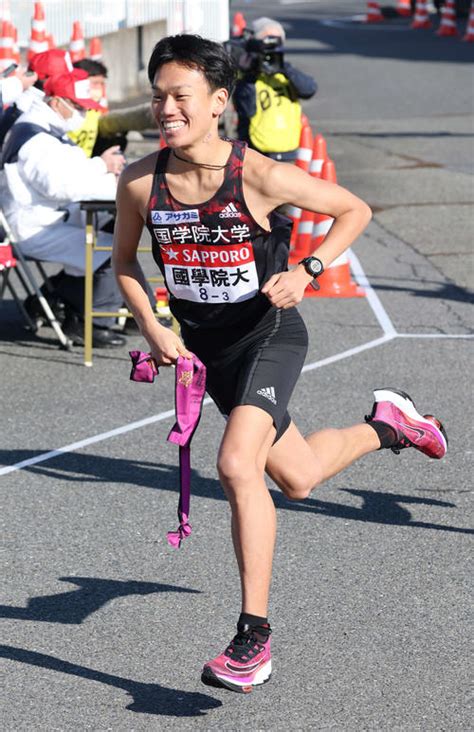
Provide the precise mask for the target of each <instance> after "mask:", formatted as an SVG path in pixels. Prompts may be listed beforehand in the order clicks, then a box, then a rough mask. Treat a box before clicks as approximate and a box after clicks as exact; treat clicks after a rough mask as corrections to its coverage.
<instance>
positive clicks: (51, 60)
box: [28, 48, 73, 80]
mask: <svg viewBox="0 0 474 732" xmlns="http://www.w3.org/2000/svg"><path fill="white" fill-rule="evenodd" d="M28 68H29V69H30V70H31V71H34V72H36V73H37V74H38V79H41V80H42V79H47V78H48V76H55V75H56V76H57V74H69V73H71V71H72V70H73V65H72V61H71V56H70V54H69V51H61V50H60V49H59V48H52V49H50V50H49V51H44V53H35V55H34V56H32V58H31V60H30V63H29V66H28Z"/></svg>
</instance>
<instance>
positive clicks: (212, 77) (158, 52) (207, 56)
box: [148, 33, 237, 96]
mask: <svg viewBox="0 0 474 732" xmlns="http://www.w3.org/2000/svg"><path fill="white" fill-rule="evenodd" d="M172 61H174V62H175V63H177V64H181V65H182V66H187V67H188V68H190V69H199V71H201V72H202V73H203V75H204V77H205V78H206V81H207V83H208V84H209V88H210V90H211V91H215V90H216V89H222V88H224V89H227V91H228V92H229V96H230V95H231V94H232V90H233V88H234V84H235V79H236V75H237V70H236V67H235V64H234V62H233V60H232V59H231V57H230V55H229V54H228V53H227V51H226V50H225V48H224V46H223V45H222V44H221V43H216V42H215V41H210V40H208V39H207V38H201V36H196V35H191V34H188V33H181V34H179V35H177V36H167V37H166V38H162V39H161V41H158V43H157V44H156V46H155V48H154V49H153V51H152V54H151V56H150V61H149V62H148V78H149V80H150V84H153V83H154V80H155V74H156V72H157V71H158V69H159V68H161V66H164V64H168V63H171V62H172Z"/></svg>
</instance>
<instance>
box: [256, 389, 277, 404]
mask: <svg viewBox="0 0 474 732" xmlns="http://www.w3.org/2000/svg"><path fill="white" fill-rule="evenodd" d="M257 394H260V396H263V397H265V399H269V400H270V401H271V402H273V404H276V403H277V400H276V397H275V388H274V387H273V386H264V387H263V389H257Z"/></svg>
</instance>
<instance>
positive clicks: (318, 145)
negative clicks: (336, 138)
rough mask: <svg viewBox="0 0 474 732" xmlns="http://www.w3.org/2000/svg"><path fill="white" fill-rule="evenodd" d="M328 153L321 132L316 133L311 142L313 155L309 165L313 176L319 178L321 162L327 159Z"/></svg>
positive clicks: (321, 167)
mask: <svg viewBox="0 0 474 732" xmlns="http://www.w3.org/2000/svg"><path fill="white" fill-rule="evenodd" d="M327 157H328V153H327V147H326V140H325V139H324V137H323V136H322V135H321V134H319V133H318V134H317V135H316V136H315V138H314V143H313V155H312V158H311V163H310V166H309V172H310V174H311V175H312V176H313V177H314V178H320V177H321V172H322V169H323V164H324V162H325V161H326V160H327Z"/></svg>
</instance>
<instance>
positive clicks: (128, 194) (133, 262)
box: [112, 166, 191, 365]
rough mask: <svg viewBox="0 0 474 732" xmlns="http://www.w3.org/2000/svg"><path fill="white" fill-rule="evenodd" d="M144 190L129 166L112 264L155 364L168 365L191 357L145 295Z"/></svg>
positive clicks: (120, 200) (122, 184) (120, 196)
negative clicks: (141, 247) (140, 255)
mask: <svg viewBox="0 0 474 732" xmlns="http://www.w3.org/2000/svg"><path fill="white" fill-rule="evenodd" d="M143 189H144V184H143V178H141V179H140V177H138V178H137V176H136V172H135V169H134V166H129V168H127V170H126V171H125V172H124V173H123V174H122V176H121V178H120V180H119V184H118V188H117V218H116V222H115V231H114V245H113V253H112V261H113V266H114V270H115V275H116V278H117V282H118V285H119V288H120V290H121V292H122V294H123V296H124V299H125V301H126V302H127V305H128V307H129V308H130V310H131V312H132V313H133V315H134V318H135V320H136V322H137V324H138V327H139V328H140V331H141V333H142V335H143V336H144V338H146V340H147V342H148V345H149V346H150V350H151V353H152V355H153V357H154V358H155V360H156V362H157V364H158V365H169V364H171V363H175V362H176V360H177V358H178V356H180V355H183V356H187V357H188V358H189V357H190V356H191V354H190V352H189V351H188V350H187V349H186V348H185V346H184V344H183V342H182V341H181V339H180V338H179V337H178V336H177V335H176V333H174V332H173V331H172V330H170V329H169V328H165V327H164V326H163V325H161V324H160V323H158V321H157V320H156V317H155V314H154V312H153V309H152V307H151V305H150V301H149V299H148V295H147V293H146V280H145V276H144V274H143V270H142V268H141V266H140V264H139V262H138V259H137V249H138V244H139V241H140V236H141V233H142V230H143V215H142V211H143V210H144V205H143V202H144V201H146V200H147V195H146V193H145V195H144V191H143Z"/></svg>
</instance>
